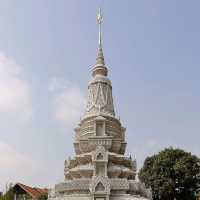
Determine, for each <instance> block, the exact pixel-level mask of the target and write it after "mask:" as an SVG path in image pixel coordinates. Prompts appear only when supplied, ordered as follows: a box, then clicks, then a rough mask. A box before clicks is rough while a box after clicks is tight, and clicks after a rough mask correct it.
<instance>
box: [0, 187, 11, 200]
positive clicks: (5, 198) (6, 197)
mask: <svg viewBox="0 0 200 200" xmlns="http://www.w3.org/2000/svg"><path fill="white" fill-rule="evenodd" d="M13 199H14V191H13V186H12V184H9V186H8V187H7V188H6V192H5V194H3V195H2V197H0V200H13Z"/></svg>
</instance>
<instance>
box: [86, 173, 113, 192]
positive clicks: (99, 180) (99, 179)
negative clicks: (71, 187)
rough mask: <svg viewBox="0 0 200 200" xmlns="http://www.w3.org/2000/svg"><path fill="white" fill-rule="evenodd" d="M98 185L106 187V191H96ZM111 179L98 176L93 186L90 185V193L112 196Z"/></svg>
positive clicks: (92, 182) (94, 179) (93, 181)
mask: <svg viewBox="0 0 200 200" xmlns="http://www.w3.org/2000/svg"><path fill="white" fill-rule="evenodd" d="M98 184H102V185H103V187H104V191H96V188H97V186H98ZM110 189H111V187H110V179H109V178H108V177H103V176H97V177H94V178H92V181H91V184H90V192H91V193H92V194H95V193H98V192H103V193H104V194H110Z"/></svg>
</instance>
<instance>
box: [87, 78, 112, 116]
mask: <svg viewBox="0 0 200 200" xmlns="http://www.w3.org/2000/svg"><path fill="white" fill-rule="evenodd" d="M95 78H96V77H95ZM97 78H98V81H96V80H93V82H91V83H90V85H89V89H88V102H87V106H86V113H85V117H87V116H92V115H99V114H105V115H111V116H115V112H114V106H113V97H112V87H111V85H109V84H107V83H105V82H101V81H100V80H99V77H97ZM104 79H105V77H104Z"/></svg>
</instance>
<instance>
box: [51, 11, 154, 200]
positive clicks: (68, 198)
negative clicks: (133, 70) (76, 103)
mask: <svg viewBox="0 0 200 200" xmlns="http://www.w3.org/2000/svg"><path fill="white" fill-rule="evenodd" d="M97 19H98V24H99V44H98V54H97V58H96V64H95V65H94V67H93V68H92V77H91V80H90V81H89V85H88V99H87V106H86V111H85V114H84V116H83V118H82V120H81V121H80V123H79V125H78V126H77V127H76V128H75V142H74V149H75V154H76V155H75V156H74V158H72V159H68V160H66V161H65V169H64V176H65V177H64V181H63V182H61V183H59V184H57V185H55V188H54V189H53V190H52V191H51V192H50V193H49V200H139V199H140V200H146V199H151V192H150V190H148V189H146V188H145V186H144V184H142V183H141V182H139V181H138V180H136V161H135V160H132V158H131V157H126V156H125V155H124V154H125V150H126V144H127V143H126V141H125V130H126V129H125V128H124V127H123V126H122V124H121V122H120V120H119V119H117V118H116V117H115V110H114V105H113V97H112V84H111V81H110V80H109V79H108V77H107V75H108V69H107V67H106V66H105V62H104V56H103V49H102V33H101V24H102V21H103V18H102V15H101V10H99V13H98V17H97Z"/></svg>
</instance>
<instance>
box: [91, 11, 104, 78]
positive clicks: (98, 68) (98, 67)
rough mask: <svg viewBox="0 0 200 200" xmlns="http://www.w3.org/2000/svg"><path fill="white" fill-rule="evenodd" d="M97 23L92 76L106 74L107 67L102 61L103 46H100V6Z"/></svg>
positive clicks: (101, 20)
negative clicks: (96, 44) (96, 51)
mask: <svg viewBox="0 0 200 200" xmlns="http://www.w3.org/2000/svg"><path fill="white" fill-rule="evenodd" d="M97 23H98V25H99V36H98V37H99V38H98V53H97V58H96V64H95V66H94V68H93V76H95V75H96V74H101V75H104V76H107V68H106V66H105V62H104V55H103V48H102V30H101V29H102V28H101V25H102V23H103V16H102V13H101V8H99V12H98V14H97Z"/></svg>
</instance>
